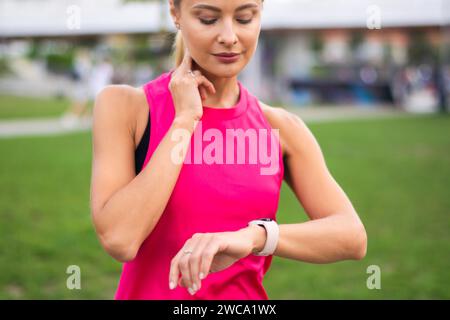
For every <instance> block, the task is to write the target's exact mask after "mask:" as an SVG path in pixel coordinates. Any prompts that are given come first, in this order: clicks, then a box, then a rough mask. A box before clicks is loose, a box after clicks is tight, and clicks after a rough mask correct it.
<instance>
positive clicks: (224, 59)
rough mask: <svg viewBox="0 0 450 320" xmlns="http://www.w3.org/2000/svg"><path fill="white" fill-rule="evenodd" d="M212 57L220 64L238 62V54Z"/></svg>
mask: <svg viewBox="0 0 450 320" xmlns="http://www.w3.org/2000/svg"><path fill="white" fill-rule="evenodd" d="M214 56H215V57H216V58H217V60H219V61H220V62H222V63H233V62H236V61H238V60H239V57H240V54H234V55H220V54H214Z"/></svg>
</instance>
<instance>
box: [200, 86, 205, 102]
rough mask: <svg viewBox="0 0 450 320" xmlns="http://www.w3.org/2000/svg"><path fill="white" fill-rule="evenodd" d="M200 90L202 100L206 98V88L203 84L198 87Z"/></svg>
mask: <svg viewBox="0 0 450 320" xmlns="http://www.w3.org/2000/svg"><path fill="white" fill-rule="evenodd" d="M198 90H199V91H200V96H201V97H202V100H205V99H206V90H205V88H204V87H203V86H200V87H198Z"/></svg>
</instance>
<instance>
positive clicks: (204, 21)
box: [200, 19, 217, 24]
mask: <svg viewBox="0 0 450 320" xmlns="http://www.w3.org/2000/svg"><path fill="white" fill-rule="evenodd" d="M200 21H201V22H202V23H203V24H213V23H214V22H216V21H217V19H212V20H205V19H200Z"/></svg>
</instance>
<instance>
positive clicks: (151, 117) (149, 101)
mask: <svg viewBox="0 0 450 320" xmlns="http://www.w3.org/2000/svg"><path fill="white" fill-rule="evenodd" d="M151 84H152V81H150V82H148V83H146V84H145V85H144V86H143V89H144V94H145V99H146V101H147V107H148V121H149V123H148V124H149V125H150V132H149V137H148V138H149V139H148V145H147V152H146V154H145V157H144V162H143V163H142V167H141V170H142V169H144V167H145V166H146V164H147V162H148V158H149V153H150V149H151V147H152V146H151V142H152V141H153V140H152V137H154V129H155V116H154V115H155V112H154V111H153V108H154V106H155V103H154V98H153V94H152V92H151Z"/></svg>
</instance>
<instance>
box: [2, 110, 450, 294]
mask: <svg viewBox="0 0 450 320" xmlns="http://www.w3.org/2000/svg"><path fill="white" fill-rule="evenodd" d="M309 127H310V129H311V130H312V132H313V133H314V135H315V136H316V138H317V140H318V141H319V143H320V145H321V147H322V150H323V152H324V154H325V158H326V161H327V164H328V167H329V169H330V171H331V173H332V174H333V176H334V177H335V179H336V180H337V181H338V183H339V184H340V185H341V186H342V187H343V189H344V190H345V191H346V193H347V195H348V196H349V197H350V199H351V200H352V202H353V204H354V206H355V208H356V210H357V211H358V213H359V214H360V216H361V218H362V220H363V222H364V224H365V226H366V229H367V233H368V239H369V242H368V253H367V256H366V258H365V259H363V260H361V261H345V262H338V263H333V264H325V265H317V264H309V263H304V262H299V261H293V260H287V259H282V258H279V257H274V259H273V262H272V266H271V269H270V270H269V271H268V273H267V274H266V278H265V280H264V285H265V287H266V289H267V292H268V295H269V298H270V299H319V298H320V299H337V298H339V299H362V298H368V299H381V298H383V299H400V298H414V299H419V298H446V299H448V298H450V290H449V285H450V274H449V270H450V257H449V250H448V249H449V247H448V245H449V243H450V232H449V230H450V218H449V216H450V197H449V189H448V188H449V185H450V134H449V133H450V117H448V116H446V117H443V116H424V117H408V118H392V119H382V120H358V121H346V122H335V123H323V124H319V123H316V124H310V125H309ZM90 139H91V137H90V133H79V134H70V135H62V136H58V137H39V138H16V139H0V150H1V154H2V155H3V156H2V157H1V158H0V165H1V168H2V174H1V175H0V186H1V192H0V221H1V223H0V248H1V249H0V250H1V254H0V298H2V299H5V298H6V299H10V298H24V299H29V298H37V299H80V298H86V299H89V298H98V299H112V298H113V294H114V291H115V288H116V286H117V282H118V280H119V276H120V271H121V265H120V264H119V263H118V262H115V261H114V260H113V259H112V258H110V257H109V256H108V255H107V254H106V253H105V252H104V251H103V250H102V248H101V247H100V245H99V243H98V241H97V238H96V235H95V233H94V229H93V226H92V223H91V219H90V213H89V184H90V173H91V172H90V170H91V140H90ZM318 196H319V197H320V195H318ZM278 220H279V223H295V222H301V221H306V220H307V217H306V214H305V213H304V211H303V209H302V207H301V205H300V204H299V203H298V202H297V200H296V198H295V197H294V195H293V193H292V192H291V191H290V190H289V188H288V187H287V185H286V184H284V185H283V188H282V195H281V199H280V207H279V212H278ZM72 264H75V265H78V266H80V268H81V286H82V289H81V290H68V289H67V288H66V279H67V276H68V275H67V274H66V268H67V266H69V265H72ZM369 265H378V266H379V267H380V268H381V290H369V289H367V287H366V279H367V277H368V276H369V275H368V274H367V273H366V269H367V267H368V266H369Z"/></svg>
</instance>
